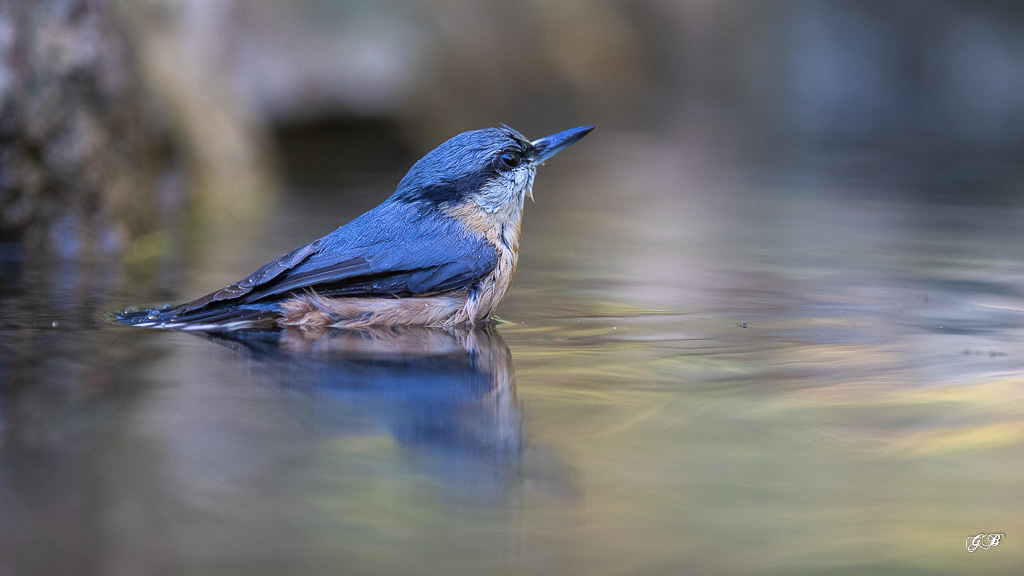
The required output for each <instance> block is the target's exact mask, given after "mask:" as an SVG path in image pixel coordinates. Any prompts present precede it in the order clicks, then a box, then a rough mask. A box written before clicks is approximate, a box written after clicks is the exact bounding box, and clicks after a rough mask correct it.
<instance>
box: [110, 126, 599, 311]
mask: <svg viewBox="0 0 1024 576" xmlns="http://www.w3.org/2000/svg"><path fill="white" fill-rule="evenodd" d="M593 128H594V127H593V126H581V127H579V128H573V129H571V130H565V131H564V132H559V133H558V134H553V135H551V136H548V137H546V138H541V139H539V140H534V141H533V142H530V141H529V140H527V139H526V138H525V137H524V136H523V135H522V134H520V133H519V132H516V131H515V130H513V129H511V128H508V127H507V126H506V127H502V128H485V129H483V130H473V131H470V132H464V133H462V134H459V135H458V136H455V137H454V138H452V139H450V140H448V141H447V142H445V143H444V144H441V145H440V146H438V147H437V148H435V149H434V150H433V151H431V152H430V153H428V154H427V155H426V156H424V157H423V158H421V159H420V160H419V161H418V162H416V164H415V165H413V167H412V169H410V170H409V172H408V174H406V175H405V177H404V178H402V180H401V181H400V182H399V183H398V189H397V190H396V191H395V193H394V194H392V195H391V197H390V198H388V199H387V200H385V201H384V202H383V203H382V204H380V205H379V206H377V207H376V208H373V209H372V210H370V211H369V212H366V213H365V214H363V215H362V216H359V217H358V218H356V219H355V220H352V221H351V222H349V223H348V224H346V225H344V226H342V227H341V228H338V229H337V230H335V231H334V232H331V233H330V234H328V235H326V236H324V237H323V238H320V239H319V240H314V241H313V242H310V243H309V244H306V245H305V246H302V247H300V248H297V249H296V250H293V251H292V252H290V253H288V254H286V255H284V256H282V257H280V258H278V259H277V260H274V261H273V262H270V263H269V264H266V265H265V266H263V267H262V268H260V269H259V270H257V271H256V272H255V273H253V274H252V275H251V276H249V277H248V278H246V279H244V280H241V281H239V282H235V283H234V284H231V285H230V286H227V287H225V288H222V289H220V290H217V291H216V292H213V293H211V294H207V295H206V296H203V297H202V298H199V299H196V300H193V301H191V302H188V303H185V304H181V305H180V306H177V307H173V308H167V309H164V310H137V311H126V312H125V313H124V314H120V315H118V321H119V322H120V323H122V324H131V325H135V326H145V327H152V328H172V329H173V328H176V329H186V330H233V329H240V328H251V327H255V326H260V325H266V324H270V323H274V322H276V323H277V324H280V325H284V326H310V327H325V326H337V327H359V326H370V325H397V324H408V325H421V326H453V325H457V324H466V323H468V324H478V323H482V322H486V321H487V320H488V319H490V317H491V316H492V315H493V314H494V310H495V309H496V308H497V307H498V303H499V302H501V300H502V299H503V298H504V297H505V294H506V293H507V292H508V289H509V285H510V284H511V282H512V275H513V273H514V272H515V269H516V261H517V260H518V257H519V229H520V223H521V221H522V212H523V202H524V200H525V198H526V196H530V197H531V198H532V194H533V192H532V189H533V178H534V176H535V175H536V173H537V167H538V166H539V165H540V164H541V163H542V162H544V161H545V160H547V159H548V158H551V157H552V156H554V155H555V154H556V153H558V151H560V150H562V149H563V148H565V147H566V146H569V145H570V144H572V143H574V142H576V141H577V140H579V139H580V138H582V137H583V136H584V135H586V134H587V133H588V132H590V131H591V130H592V129H593Z"/></svg>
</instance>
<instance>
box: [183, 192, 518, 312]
mask: <svg viewBox="0 0 1024 576" xmlns="http://www.w3.org/2000/svg"><path fill="white" fill-rule="evenodd" d="M497 261H498V254H497V251H496V250H495V248H494V247H493V246H491V245H490V244H489V243H488V242H487V241H486V240H485V239H483V238H481V237H479V236H477V235H474V234H472V233H470V232H468V231H467V230H466V228H465V227H464V226H463V225H462V224H461V223H460V222H458V221H456V220H453V219H451V218H449V217H447V216H444V215H442V214H440V213H438V212H437V211H436V209H434V208H433V207H432V206H430V205H429V204H428V203H425V202H412V203H407V202H385V203H384V204H381V205H380V206H377V207H376V208H374V209H373V210H371V211H369V212H367V213H366V214H363V215H362V216H360V217H359V218H356V219H355V220H353V221H352V222H349V223H348V224H346V225H345V226H342V227H341V228H338V229H337V230H335V231H334V232H331V233H330V234H328V235H327V236H324V237H323V238H320V239H319V240H315V241H313V242H310V243H309V244H306V245H305V246H302V247H300V248H297V249H296V250H294V251H292V252H290V253H288V254H286V255H284V256H282V257H281V258H279V259H277V260H274V261H273V262H270V263H268V264H266V265H264V266H263V267H261V268H260V269H259V270H257V271H256V272H255V273H253V274H252V275H251V276H249V277H248V278H246V279H244V280H241V281H239V282H236V283H234V284H231V285H230V286H227V287H225V288H223V289H221V290H218V291H216V292H213V293H211V294H208V295H206V296H203V297H202V298H199V299H197V300H194V301H192V302H189V303H187V304H183V305H182V306H180V307H178V309H177V310H176V313H177V315H181V314H187V313H190V312H193V311H197V310H201V309H206V308H209V307H211V306H215V305H216V306H221V305H233V304H250V303H253V302H259V301H269V300H279V299H283V298H286V297H289V296H290V295H293V294H298V293H302V292H305V291H307V290H313V291H315V292H317V293H318V294H323V295H327V296H414V295H427V294H436V293H441V292H448V291H452V290H459V289H462V288H468V287H470V286H472V285H473V284H474V283H476V282H477V281H478V280H480V279H481V278H483V277H484V276H486V275H487V274H488V273H490V272H491V271H492V270H493V269H494V267H495V265H496V264H497Z"/></svg>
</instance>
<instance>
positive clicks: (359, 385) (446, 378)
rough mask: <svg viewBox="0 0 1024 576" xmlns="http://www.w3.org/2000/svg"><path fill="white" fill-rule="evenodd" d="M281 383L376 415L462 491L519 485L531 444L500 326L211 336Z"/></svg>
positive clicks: (434, 470)
mask: <svg viewBox="0 0 1024 576" xmlns="http://www.w3.org/2000/svg"><path fill="white" fill-rule="evenodd" d="M209 337H210V338H211V339H212V340H214V341H217V342H220V343H223V344H227V345H229V346H231V347H233V348H236V349H238V350H239V351H241V352H242V353H243V354H245V355H247V356H249V358H250V360H252V361H254V362H255V363H257V364H258V365H259V366H261V367H262V368H263V369H264V375H265V376H266V377H268V378H269V380H270V382H272V383H274V384H275V385H279V386H282V387H286V388H288V389H291V390H294V391H296V392H299V393H307V394H315V395H317V396H320V397H323V398H330V399H332V400H335V401H338V402H342V403H344V404H346V405H348V406H350V407H352V408H355V409H356V410H357V411H359V412H361V413H363V414H365V415H367V416H369V417H370V418H372V419H373V420H374V421H375V422H377V423H378V425H379V426H380V427H381V428H383V429H384V430H386V431H387V432H388V434H390V435H391V436H392V437H393V438H394V439H395V440H396V441H397V442H398V443H399V444H400V445H401V446H403V447H404V448H406V449H408V450H410V451H411V452H412V454H413V455H415V456H418V457H420V458H418V459H417V460H416V461H417V463H418V464H419V465H420V466H423V467H425V468H426V471H428V472H429V473H431V474H433V475H435V476H438V477H440V478H441V479H442V480H443V483H444V484H445V485H446V486H447V487H449V488H452V489H454V491H455V492H456V493H459V494H466V493H467V491H468V492H475V493H479V492H480V488H481V487H491V488H492V489H496V490H497V493H495V494H492V495H493V496H496V497H498V496H500V493H502V492H505V491H507V490H508V489H511V488H512V487H514V486H515V484H516V482H517V480H516V478H517V477H518V466H517V464H518V461H519V459H520V455H521V453H522V450H523V446H524V435H523V426H522V418H521V416H520V411H519V406H518V403H517V401H516V396H515V373H514V370H513V366H512V354H511V351H510V350H509V348H508V346H507V345H506V344H505V341H504V340H503V339H502V338H501V335H500V334H499V333H498V332H497V330H495V329H492V328H485V329H475V330H468V329H439V328H424V327H410V326H403V327H383V328H370V329H361V330H329V331H323V332H316V333H313V332H304V331H300V330H287V331H272V332H239V333H229V334H216V335H212V334H211V335H209Z"/></svg>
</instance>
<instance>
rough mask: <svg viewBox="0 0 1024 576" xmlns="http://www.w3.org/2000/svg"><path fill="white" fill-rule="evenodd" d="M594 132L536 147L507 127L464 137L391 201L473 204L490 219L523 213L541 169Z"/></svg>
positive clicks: (420, 168)
mask: <svg viewBox="0 0 1024 576" xmlns="http://www.w3.org/2000/svg"><path fill="white" fill-rule="evenodd" d="M593 129H594V127H593V126H581V127H579V128H573V129H570V130H565V131H563V132H559V133H558V134H553V135H551V136H547V137H545V138H540V139H538V140H534V141H532V142H531V141H529V140H527V139H526V137H525V136H523V135H522V134H520V133H519V132H516V131H515V130H513V129H511V128H509V127H507V126H503V127H501V128H484V129H482V130H472V131H470V132H463V133H462V134H459V135H458V136H455V137H454V138H451V139H450V140H448V141H447V142H445V143H444V144H441V145H440V146H438V147H437V148H435V149H433V150H432V151H430V152H429V153H428V154H427V155H426V156H424V157H423V158H421V159H420V160H419V161H418V162H416V164H415V165H413V167H412V168H411V169H410V170H409V172H408V174H406V175H405V177H404V178H402V181H401V182H400V183H399V184H398V190H396V191H395V193H394V195H393V196H392V197H391V200H392V201H406V202H412V201H418V200H425V201H429V202H433V203H435V204H437V205H438V206H440V207H446V206H447V207H451V206H455V205H466V204H468V203H472V204H474V205H475V206H476V207H477V208H478V209H479V210H481V211H483V212H486V213H491V214H495V213H499V212H508V211H515V212H516V213H518V212H519V210H520V209H521V207H522V203H523V199H524V198H525V197H526V196H528V195H529V196H531V197H532V194H533V177H534V175H535V174H536V173H537V166H539V165H540V164H541V163H542V162H544V161H545V160H547V159H548V158H551V157H552V156H554V155H555V154H556V153H558V151H560V150H562V149H563V148H565V147H566V146H569V145H570V144H572V143H573V142H576V141H577V140H579V139H580V138H582V137H583V136H585V135H586V134H587V133H588V132H590V131H591V130H593Z"/></svg>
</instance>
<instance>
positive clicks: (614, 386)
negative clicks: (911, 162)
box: [0, 152, 1024, 576]
mask: <svg viewBox="0 0 1024 576" xmlns="http://www.w3.org/2000/svg"><path fill="white" fill-rule="evenodd" d="M594 154H595V156H594V157H593V158H597V157H598V156H597V153H596V152H595V153H594ZM640 157H646V156H644V155H643V154H640V153H637V154H636V158H633V157H627V158H626V161H623V162H622V163H621V164H618V165H611V166H608V165H600V168H598V166H599V165H598V163H597V162H596V161H593V160H592V161H591V164H587V160H586V159H585V158H584V159H578V160H576V161H575V162H574V161H572V160H567V161H565V162H560V163H557V164H555V165H553V166H551V167H545V168H544V169H543V170H544V172H543V173H542V174H540V175H539V176H538V179H537V187H536V190H535V192H536V197H537V201H536V203H532V204H529V205H528V206H527V211H526V212H527V213H526V221H525V224H524V238H523V244H522V251H521V262H520V269H519V271H518V275H517V278H516V281H515V283H514V285H513V289H512V292H511V294H510V295H509V297H508V299H507V300H506V301H505V303H504V304H503V305H502V307H501V308H500V309H499V314H500V316H501V318H500V320H499V322H498V323H497V324H496V325H495V326H494V327H492V328H491V329H488V330H482V331H475V332H467V331H438V330H426V329H416V330H383V331H373V332H361V333H341V332H328V333H323V334H301V333H286V334H274V335H257V336H248V337H237V338H232V339H224V338H206V337H202V336H196V335H192V334H178V333H166V332H156V331H146V330H139V329H131V328H126V327H120V326H113V325H110V324H107V323H105V322H104V321H103V319H102V314H103V313H104V312H108V311H110V310H112V309H116V308H118V307H123V306H125V305H127V304H140V303H159V302H163V301H170V302H176V301H183V300H187V299H190V298H193V297H196V296H198V295H201V294H202V293H205V292H207V291H209V290H212V289H215V288H218V287H220V286H221V285H223V284H226V283H227V282H230V281H233V280H236V279H238V278H240V277H243V276H245V275H246V274H248V273H249V272H251V271H252V270H253V269H255V268H256V267H257V266H259V265H260V264H262V263H264V262H265V261H267V260H270V259H272V258H274V257H276V256H278V255H280V254H281V253H284V252H285V251H287V250H289V249H291V248H293V247H294V246H297V245H299V244H301V243H304V242H306V241H308V240H310V239H312V238H314V237H316V236H317V235H319V234H323V233H325V232H327V231H329V230H330V229H332V228H334V227H335V226H337V225H339V224H340V223H342V222H344V221H346V220H347V219H349V218H351V217H353V216H355V215H357V214H358V213H359V212H361V211H362V210H364V209H366V208H368V207H369V206H371V205H372V204H374V203H375V202H376V201H378V200H380V199H382V198H384V197H386V196H387V194H388V193H389V190H388V189H387V188H388V186H389V185H391V184H393V182H391V183H389V182H388V181H386V180H385V181H384V182H382V183H381V184H380V185H379V186H377V185H376V184H371V185H367V186H365V187H363V188H359V189H352V190H340V191H339V190H332V191H327V193H312V192H309V191H305V192H303V191H295V192H294V193H293V194H291V195H289V196H286V197H284V198H283V199H281V200H280V201H279V202H278V205H277V206H276V207H275V211H274V212H273V213H272V214H269V215H267V217H266V218H265V220H264V221H262V222H261V223H260V225H259V226H248V227H244V228H224V229H223V231H222V232H220V233H216V232H211V231H207V232H206V233H205V235H200V236H198V237H196V238H193V239H191V240H190V241H189V242H186V243H185V244H183V245H182V247H181V248H180V250H181V252H179V253H177V254H175V255H169V256H166V257H164V258H162V259H160V260H158V261H156V262H153V263H150V264H149V265H142V266H129V267H122V266H121V265H119V264H118V263H116V262H106V263H104V262H99V263H90V264H80V263H79V264H76V263H69V262H46V263H26V264H25V265H24V266H22V267H20V269H11V270H9V273H8V274H6V275H5V276H4V279H3V282H4V283H3V286H2V296H0V373H2V374H3V375H4V377H3V381H2V384H0V510H2V514H0V575H4V576H6V575H8V574H10V575H21V574H62V573H63V574H72V573H73V574H112V573H113V574H178V573H186V574H246V575H254V574H268V575H270V574H273V575H281V574H588V575H591V574H593V575H598V574H681V573H693V574H862V573H871V574H964V573H977V574H1012V573H1016V570H1017V569H1018V568H1019V566H1022V565H1024V546H1022V545H1021V542H1024V520H1022V518H1024V466H1022V465H1021V462H1024V377H1022V374H1024V372H1022V369H1024V347H1022V344H1021V342H1024V281H1022V278H1024V256H1022V253H1021V251H1020V241H1021V238H1024V224H1022V223H1024V206H1022V204H1021V203H1020V201H1018V200H1016V199H1015V197H1014V195H1009V197H1007V196H1005V195H1004V196H984V195H979V197H978V199H977V200H960V201H955V202H951V201H940V200H936V199H934V197H933V196H932V195H930V194H927V192H928V190H927V189H926V188H927V187H926V186H924V185H922V184H918V183H915V182H914V181H913V180H910V181H907V180H905V179H903V180H898V181H897V182H894V181H891V180H884V179H882V180H876V181H871V180H859V181H855V182H856V183H855V184H851V183H850V182H851V181H850V180H848V179H847V180H842V181H840V180H835V179H829V178H820V177H818V178H803V177H783V178H774V177H772V178H769V177H738V176H737V177H733V178H728V179H726V178H715V177H708V176H701V175H702V174H705V175H706V174H714V172H715V171H714V170H713V169H710V168H707V167H704V168H703V170H702V167H701V166H700V165H693V163H691V164H684V165H682V166H675V165H674V164H673V163H670V162H664V161H662V160H664V158H648V161H647V162H637V161H635V160H637V158H640ZM580 158H583V156H582V155H581V156H580ZM581 174H590V176H581ZM762 176H763V175H762ZM396 179H397V178H396ZM971 197H972V196H971V195H969V194H964V195H962V196H961V198H971ZM228 225H229V224H225V226H228ZM982 532H985V533H991V532H999V533H1005V534H1006V536H1005V539H1004V541H1003V542H1002V544H1000V545H999V546H998V547H996V548H992V549H990V550H977V551H975V552H974V553H968V552H967V550H966V548H965V539H966V538H967V537H968V536H972V535H975V534H979V533H982Z"/></svg>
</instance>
